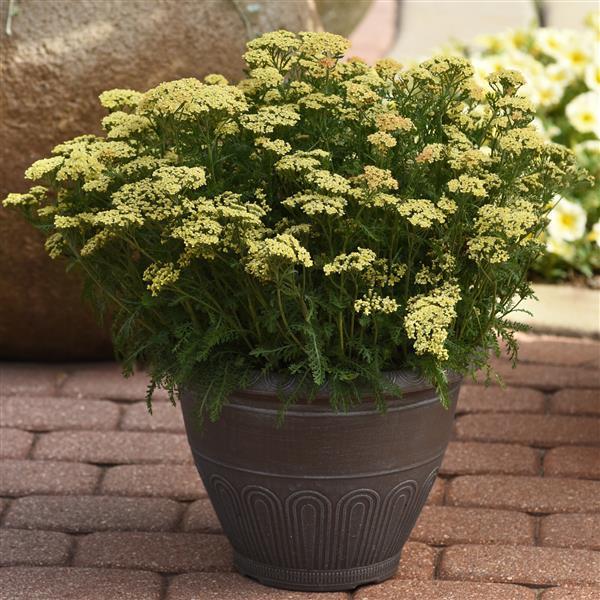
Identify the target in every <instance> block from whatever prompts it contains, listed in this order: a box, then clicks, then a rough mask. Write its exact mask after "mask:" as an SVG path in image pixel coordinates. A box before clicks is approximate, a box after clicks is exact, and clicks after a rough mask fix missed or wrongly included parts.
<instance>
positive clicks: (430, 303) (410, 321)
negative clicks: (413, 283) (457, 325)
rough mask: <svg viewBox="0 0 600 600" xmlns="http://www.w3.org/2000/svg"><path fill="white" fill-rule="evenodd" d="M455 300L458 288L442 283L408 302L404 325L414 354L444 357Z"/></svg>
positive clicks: (454, 317) (458, 296) (444, 358)
mask: <svg viewBox="0 0 600 600" xmlns="http://www.w3.org/2000/svg"><path fill="white" fill-rule="evenodd" d="M459 300H460V288H459V287H458V286H457V285H453V284H445V285H443V286H441V287H439V288H436V289H434V290H432V291H431V292H430V293H429V294H419V295H417V296H414V297H413V298H411V299H410V300H409V301H408V307H407V312H406V316H405V318H404V327H405V328H406V333H407V335H408V337H409V339H411V340H413V343H414V349H415V352H416V353H417V354H431V355H433V356H434V357H435V358H437V359H438V360H441V361H445V360H448V350H447V349H446V347H445V344H446V340H447V339H448V333H449V327H450V325H451V324H452V322H453V321H454V319H456V305H457V304H458V301H459Z"/></svg>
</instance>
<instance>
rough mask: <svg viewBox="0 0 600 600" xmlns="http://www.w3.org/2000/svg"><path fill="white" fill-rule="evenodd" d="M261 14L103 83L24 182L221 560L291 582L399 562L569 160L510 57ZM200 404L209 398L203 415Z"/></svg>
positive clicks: (376, 570) (570, 173) (336, 582)
mask: <svg viewBox="0 0 600 600" xmlns="http://www.w3.org/2000/svg"><path fill="white" fill-rule="evenodd" d="M347 46H348V42H347V41H346V40H345V39H344V38H342V37H340V36H337V35H332V34H328V33H300V34H293V33H289V32H286V31H277V32H273V33H269V34H266V35H263V36H261V37H259V38H257V39H255V40H253V41H252V42H250V43H249V44H248V51H247V53H246V54H245V60H246V62H247V64H248V78H247V79H245V80H243V81H241V82H240V83H239V84H237V85H231V84H229V83H227V81H226V80H225V79H224V78H223V77H221V76H219V75H209V76H208V77H206V78H205V79H204V82H200V81H198V80H197V79H193V78H190V79H182V80H179V81H172V82H168V83H162V84H160V85H159V86H157V87H155V88H153V89H151V90H149V91H147V92H145V93H138V92H134V91H131V90H112V91H110V92H106V93H104V94H102V95H101V97H100V100H101V102H102V104H103V105H104V106H105V107H106V108H107V109H108V111H109V113H110V114H109V115H108V116H107V117H106V118H105V119H104V120H103V127H104V129H105V130H106V132H107V133H106V136H105V137H97V136H92V135H86V136H81V137H79V138H76V139H74V140H71V141H69V142H66V143H64V144H60V145H59V146H57V147H56V148H55V149H54V151H53V154H52V157H51V158H47V159H44V160H41V161H38V162H36V163H34V164H33V165H32V166H31V167H30V169H29V170H28V171H27V172H26V176H27V177H28V178H30V179H33V180H39V181H40V182H41V184H42V185H36V186H34V187H32V188H31V189H30V191H29V192H28V193H25V194H11V195H9V196H8V198H7V199H6V200H5V204H6V205H9V206H16V207H18V208H20V209H21V210H22V212H23V213H24V214H25V215H26V216H27V217H28V218H29V219H30V220H31V221H32V222H33V223H34V224H35V225H36V226H37V227H39V228H40V229H41V230H42V231H43V232H44V233H45V234H46V235H47V242H46V246H47V249H48V251H49V253H50V254H51V255H52V256H54V257H59V256H63V257H66V258H67V260H68V261H69V263H70V264H73V265H77V266H78V267H80V268H81V269H82V271H83V273H84V275H85V279H86V281H87V284H88V292H89V296H90V297H91V298H92V299H93V300H95V301H96V303H97V304H98V305H99V307H100V308H101V309H105V308H108V309H110V311H111V313H112V315H113V320H114V330H113V331H114V343H115V348H116V350H117V352H118V355H119V357H120V358H121V360H122V361H123V364H124V367H125V370H126V371H131V370H132V368H133V367H134V366H135V364H137V363H139V362H142V363H143V364H144V365H146V366H147V368H148V369H149V372H150V374H151V376H152V385H151V388H150V390H149V405H150V396H151V393H152V391H153V389H154V387H155V386H162V387H165V388H166V389H168V390H169V392H170V394H171V396H172V398H174V397H175V395H178V397H179V399H180V401H181V404H182V408H183V411H184V416H185V421H186V427H187V431H188V437H189V440H190V444H191V447H192V451H193V453H194V457H195V460H196V463H197V465H198V469H199V471H200V474H201V476H202V478H203V480H204V484H205V486H206V489H207V490H208V493H209V495H210V497H211V499H212V501H213V504H214V507H215V510H216V512H217V514H218V516H219V519H220V520H221V523H222V525H223V529H224V531H225V533H226V534H227V536H228V537H229V539H230V541H231V543H232V545H233V548H234V550H235V562H236V565H237V567H238V569H239V570H240V571H241V572H242V573H245V574H248V575H251V576H253V577H255V578H257V579H259V580H260V581H262V582H264V583H267V584H271V585H275V586H281V587H286V588H293V589H302V590H341V589H351V588H354V587H356V586H358V585H360V584H364V583H368V582H372V581H380V580H383V579H385V578H387V577H389V576H391V575H392V574H393V573H394V571H395V570H396V568H397V565H398V561H399V558H400V553H401V550H402V546H403V544H404V542H405V540H406V539H407V537H408V535H409V533H410V530H411V528H412V527H413V525H414V523H415V520H416V518H417V516H418V514H419V511H420V510H421V508H422V506H423V504H424V502H425V500H426V497H427V495H428V493H429V490H430V488H431V486H432V484H433V481H434V479H435V476H436V472H437V469H438V467H439V465H440V462H441V460H442V456H443V453H444V450H445V448H446V445H447V442H448V437H449V433H450V430H451V425H452V419H453V411H454V405H455V402H456V397H457V393H458V388H459V383H460V378H461V376H463V375H465V374H468V373H472V372H474V371H475V370H477V369H479V368H481V367H482V366H484V365H486V363H487V359H488V354H489V351H490V350H494V351H496V352H499V342H498V339H499V338H500V339H502V340H504V342H505V343H506V347H507V349H508V352H509V354H510V355H511V356H513V357H514V354H515V353H516V350H517V348H516V343H515V340H514V338H513V334H512V331H513V329H514V328H515V325H514V324H513V323H512V322H511V321H509V320H508V316H509V315H510V313H511V312H513V311H514V310H516V309H517V307H518V305H519V302H520V301H521V299H523V298H526V297H528V296H529V295H530V287H529V284H528V283H527V281H526V280H525V273H526V271H527V269H528V267H529V265H530V264H531V262H532V261H533V260H534V259H535V257H536V256H537V255H538V254H539V252H540V248H541V244H540V242H539V240H538V235H539V233H540V232H541V231H543V229H544V227H545V224H546V218H545V215H546V214H547V212H548V211H549V209H550V207H551V199H552V197H553V196H554V194H556V193H557V192H559V191H560V190H561V189H562V188H563V187H564V186H565V185H567V184H568V183H569V181H570V180H571V179H572V178H573V177H577V171H576V167H575V166H574V161H573V159H572V157H571V155H570V153H569V151H568V150H566V149H565V148H564V147H562V146H558V145H555V144H552V143H549V142H547V141H545V140H544V139H543V138H542V137H541V136H540V135H539V134H538V133H537V131H536V130H535V128H534V127H532V126H531V121H532V119H533V113H532V110H531V107H530V105H529V103H528V102H527V101H526V100H525V99H523V98H522V97H520V96H519V95H518V90H519V88H520V86H521V85H522V80H521V78H520V76H519V75H518V74H517V73H515V72H512V71H506V72H500V73H497V74H495V75H493V76H492V77H491V79H490V86H491V87H490V91H489V92H487V93H485V92H484V91H483V90H482V89H480V88H478V87H477V86H476V85H475V84H474V83H473V80H472V69H471V67H470V66H469V63H468V62H467V61H466V60H465V59H462V58H455V57H439V58H434V59H432V60H429V61H427V62H424V63H422V64H420V65H418V66H416V67H412V68H409V69H402V68H401V67H400V65H398V64H397V63H396V62H394V61H391V60H382V61H379V62H378V63H377V64H376V65H375V66H374V67H369V66H368V65H367V64H365V63H364V62H362V61H360V60H350V61H347V62H341V61H340V58H341V57H342V56H343V54H344V52H345V51H346V49H347ZM207 417H208V418H207Z"/></svg>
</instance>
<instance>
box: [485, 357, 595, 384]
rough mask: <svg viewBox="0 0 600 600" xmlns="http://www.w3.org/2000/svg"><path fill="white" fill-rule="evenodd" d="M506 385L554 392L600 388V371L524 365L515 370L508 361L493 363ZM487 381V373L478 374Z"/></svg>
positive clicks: (495, 361)
mask: <svg viewBox="0 0 600 600" xmlns="http://www.w3.org/2000/svg"><path fill="white" fill-rule="evenodd" d="M492 362H493V365H494V368H495V370H496V372H497V373H498V374H499V375H500V376H501V377H502V379H503V381H504V383H505V384H506V385H514V386H524V387H533V388H537V389H540V390H546V391H553V390H558V389H560V388H600V370H599V369H587V368H581V367H560V366H553V367H550V368H549V367H548V365H537V364H531V363H522V364H520V365H519V367H518V368H516V369H513V368H512V366H511V364H510V363H509V361H507V360H494V361H492ZM477 379H478V380H480V381H484V380H485V373H484V374H481V373H480V374H478V377H477Z"/></svg>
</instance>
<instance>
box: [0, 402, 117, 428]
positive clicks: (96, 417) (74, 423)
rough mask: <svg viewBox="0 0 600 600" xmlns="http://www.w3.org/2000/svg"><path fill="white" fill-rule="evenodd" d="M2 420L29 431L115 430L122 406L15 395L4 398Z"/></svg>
mask: <svg viewBox="0 0 600 600" xmlns="http://www.w3.org/2000/svg"><path fill="white" fill-rule="evenodd" d="M0 406H1V408H0V410H1V413H0V414H1V417H0V419H1V423H2V425H3V426H4V427H18V428H19V429H26V430H28V431H51V430H53V429H115V428H116V426H117V423H118V422H119V417H120V409H119V407H118V406H117V405H116V404H113V403H112V402H100V401H97V402H94V401H91V400H85V401H77V400H75V399H63V398H43V397H32V398H27V397H19V398H16V397H12V398H5V399H3V400H2V401H1V405H0Z"/></svg>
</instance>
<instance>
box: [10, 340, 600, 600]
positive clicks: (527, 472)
mask: <svg viewBox="0 0 600 600" xmlns="http://www.w3.org/2000/svg"><path fill="white" fill-rule="evenodd" d="M522 360H523V362H522V364H521V365H520V366H519V367H518V368H517V369H516V370H514V371H512V370H510V368H509V365H508V363H507V362H505V361H498V369H499V370H500V372H502V373H503V374H504V376H505V379H506V381H507V383H508V387H507V388H506V389H504V390H502V389H501V388H499V387H495V386H494V387H490V388H487V389H486V388H484V387H482V386H480V385H477V384H473V383H468V384H467V385H465V386H464V388H463V390H462V393H461V397H460V402H459V407H458V417H457V420H456V427H455V434H454V440H453V441H452V442H451V444H450V447H449V449H448V453H447V456H446V459H445V462H444V466H443V469H442V473H441V476H440V478H439V479H438V481H437V482H436V484H435V486H434V489H433V491H432V493H431V496H430V498H429V501H428V505H427V506H426V508H425V510H424V511H423V514H422V516H421V518H420V520H419V522H418V524H417V527H416V528H415V530H414V532H413V535H412V539H411V541H410V542H409V543H408V544H407V546H406V548H405V551H404V554H403V558H402V566H401V567H400V570H399V571H398V573H397V575H396V578H395V579H393V580H391V581H388V582H386V583H384V584H381V585H377V586H371V587H366V588H363V589H359V590H358V591H356V592H355V593H354V594H353V595H351V594H343V593H338V594H303V593H295V592H286V591H277V590H270V589H268V588H264V587H262V586H260V585H258V584H257V583H254V582H252V581H250V580H247V579H244V578H242V577H240V576H239V575H237V574H235V573H234V572H233V567H232V559H231V550H230V547H229V544H228V542H227V540H226V539H225V538H224V537H223V535H222V534H221V532H220V529H219V524H218V522H217V520H216V518H215V515H214V513H213V510H212V508H211V506H210V503H209V502H208V500H207V499H206V495H205V493H204V490H203V488H202V485H201V484H200V481H199V479H198V476H197V474H196V472H195V469H194V467H193V465H192V462H191V456H190V451H189V449H188V448H187V444H186V439H185V435H184V433H183V424H182V420H181V416H180V413H179V409H178V408H173V407H172V406H171V405H170V404H168V403H167V402H166V397H165V396H164V395H163V396H161V397H160V399H159V401H158V402H156V405H155V415H154V417H151V416H149V415H147V413H146V411H145V406H144V404H143V401H142V400H143V396H144V392H145V388H146V383H147V382H146V379H145V377H144V376H143V375H137V376H135V377H133V378H131V379H128V380H123V379H122V378H121V376H120V374H119V370H118V367H116V366H115V365H114V364H92V365H89V364H85V365H78V364H68V365H50V364H44V365H32V364H31V365H26V364H11V363H4V365H2V367H1V377H2V379H1V392H2V410H1V425H2V430H1V438H0V441H1V443H0V450H1V456H2V458H3V461H2V467H1V474H0V495H1V496H2V499H1V500H0V513H1V516H0V518H1V525H2V530H1V531H2V535H1V549H0V550H1V551H0V560H1V562H2V565H3V566H4V568H3V569H2V570H1V571H0V598H2V599H5V600H33V599H35V600H108V599H110V600H113V599H114V600H129V599H131V600H159V599H160V600H192V599H193V600H303V599H304V600H315V599H317V598H318V599H322V600H342V599H344V600H349V599H350V598H353V599H354V600H387V599H394V600H567V599H568V600H592V599H594V600H597V599H598V598H600V587H599V586H600V553H599V552H598V550H600V482H599V481H598V479H600V343H599V342H592V341H586V340H577V339H569V338H549V337H535V336H524V337H523V338H522Z"/></svg>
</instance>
